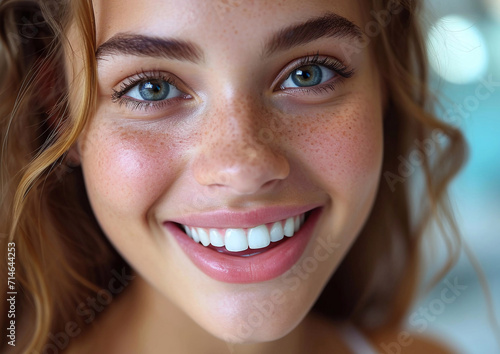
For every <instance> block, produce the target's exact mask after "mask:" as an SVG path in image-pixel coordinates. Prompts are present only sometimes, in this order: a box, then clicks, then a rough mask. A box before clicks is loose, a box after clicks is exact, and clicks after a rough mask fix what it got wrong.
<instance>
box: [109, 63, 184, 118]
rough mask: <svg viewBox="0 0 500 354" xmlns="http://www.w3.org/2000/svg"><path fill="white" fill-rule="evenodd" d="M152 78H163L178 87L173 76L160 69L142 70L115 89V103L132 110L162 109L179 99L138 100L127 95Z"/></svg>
mask: <svg viewBox="0 0 500 354" xmlns="http://www.w3.org/2000/svg"><path fill="white" fill-rule="evenodd" d="M150 80H163V81H165V82H166V83H168V84H170V85H172V86H175V87H178V85H177V81H176V80H175V79H174V78H173V77H172V76H167V75H165V74H164V73H162V72H160V71H153V72H146V71H144V70H143V71H140V72H137V73H136V74H135V76H133V77H131V78H128V79H126V80H125V81H124V82H123V83H121V84H120V88H119V89H118V90H115V89H113V94H112V95H111V101H112V102H113V103H118V105H119V106H122V105H125V107H127V108H129V109H131V110H138V109H142V110H148V109H155V110H156V109H161V108H164V107H166V106H168V105H171V104H172V103H173V102H172V101H176V100H177V99H179V97H176V98H170V99H166V100H162V101H138V100H135V99H133V98H128V97H126V96H125V94H126V93H127V92H129V91H130V90H131V89H133V88H134V86H136V85H137V84H139V83H141V82H144V81H150ZM124 96H125V97H124ZM190 97H191V96H190V95H188V94H185V96H183V97H180V99H187V98H190Z"/></svg>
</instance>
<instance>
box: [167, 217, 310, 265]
mask: <svg viewBox="0 0 500 354" xmlns="http://www.w3.org/2000/svg"><path fill="white" fill-rule="evenodd" d="M310 212H311V211H308V212H306V213H302V214H299V215H295V216H293V217H289V218H287V219H283V220H279V221H275V222H271V223H267V224H262V225H257V226H255V227H251V228H227V229H219V228H202V227H193V226H188V225H183V224H179V223H176V225H177V227H178V228H179V229H181V230H182V231H184V233H185V234H186V236H187V237H189V238H191V239H192V240H193V241H194V242H196V243H200V244H201V245H203V246H205V247H206V248H209V249H212V250H214V251H216V252H219V253H223V254H227V255H231V256H239V257H249V256H255V255H258V254H261V253H263V252H266V251H268V250H270V249H272V248H274V247H276V246H279V245H281V244H282V243H284V242H286V241H287V240H288V239H290V238H292V237H293V236H294V235H295V233H297V232H298V231H299V230H300V229H301V227H302V225H303V224H304V223H305V221H306V220H307V218H308V216H309V214H310Z"/></svg>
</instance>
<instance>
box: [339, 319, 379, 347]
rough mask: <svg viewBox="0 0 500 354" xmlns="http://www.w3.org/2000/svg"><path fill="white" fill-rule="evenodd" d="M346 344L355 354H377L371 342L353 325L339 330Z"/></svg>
mask: <svg viewBox="0 0 500 354" xmlns="http://www.w3.org/2000/svg"><path fill="white" fill-rule="evenodd" d="M339 330H340V333H341V334H342V336H343V338H344V341H345V343H346V344H347V346H348V347H349V348H350V349H351V351H352V352H353V353H355V354H376V353H377V351H375V350H374V348H373V346H372V345H371V344H370V342H369V341H368V340H367V339H366V338H365V337H364V336H363V334H362V333H361V332H360V331H358V330H357V329H356V327H354V326H353V325H352V324H346V325H344V326H341V327H340V328H339Z"/></svg>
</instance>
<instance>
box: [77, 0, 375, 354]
mask: <svg viewBox="0 0 500 354" xmlns="http://www.w3.org/2000/svg"><path fill="white" fill-rule="evenodd" d="M94 6H95V13H96V28H97V44H98V45H100V44H102V43H104V42H105V41H107V40H108V39H109V38H111V37H112V36H113V35H115V34H116V33H121V32H130V33H141V34H147V35H155V36H158V37H170V38H177V39H181V40H188V41H192V42H194V43H195V44H196V45H198V46H199V47H200V48H201V49H202V50H203V52H204V61H203V62H201V63H196V64H195V63H190V62H185V61H176V60H167V59H158V58H145V57H132V56H117V57H110V58H109V59H108V60H105V61H102V62H99V67H98V75H99V82H98V102H97V110H96V112H95V115H94V116H93V118H92V120H91V122H90V124H89V125H88V126H87V127H86V129H85V131H84V133H83V134H82V136H81V137H80V139H79V142H78V146H77V147H76V148H75V150H76V154H77V155H78V159H79V162H80V163H81V166H82V169H83V173H84V178H85V184H86V189H87V193H88V196H89V199H90V202H91V205H92V208H93V210H94V213H95V215H96V217H97V218H98V220H99V223H100V225H101V227H102V229H103V230H104V232H105V233H106V235H107V236H108V238H109V239H110V241H111V242H112V243H113V245H114V246H115V247H116V248H117V250H118V251H119V252H120V253H121V254H122V255H123V257H124V258H125V259H126V260H127V261H128V262H129V263H130V264H131V265H132V267H133V268H134V270H135V271H136V278H135V279H134V280H133V281H132V282H131V285H130V286H129V288H128V289H127V290H126V291H125V292H124V293H123V294H122V296H120V298H119V299H118V300H116V301H115V302H114V303H113V305H112V306H111V307H110V309H109V310H108V311H107V312H106V316H104V318H103V320H101V321H100V322H98V326H99V328H100V330H99V331H93V332H90V333H91V334H90V336H91V337H92V338H93V340H90V341H89V340H85V341H82V342H80V344H81V345H83V343H87V344H85V345H86V346H89V345H92V348H94V349H95V348H100V349H102V350H104V349H105V350H106V351H107V352H113V351H116V352H124V351H121V350H120V348H122V349H124V348H126V349H127V350H131V348H136V349H137V350H132V352H144V348H148V350H146V351H145V352H151V353H154V352H163V351H162V350H160V349H158V348H170V349H171V352H176V353H177V352H178V353H180V352H183V351H185V352H187V353H193V352H200V348H203V349H202V350H203V351H205V352H224V351H222V350H228V349H231V350H233V351H237V352H242V353H252V352H260V353H265V352H276V351H275V350H276V348H280V349H283V348H288V349H289V350H288V351H287V352H289V353H293V352H294V351H297V352H300V348H304V345H309V344H307V342H306V338H310V336H311V335H312V333H323V332H324V333H333V334H331V336H330V339H328V340H326V339H325V343H324V345H323V344H321V345H320V347H324V348H328V347H329V348H331V346H333V345H334V346H335V347H336V348H338V352H342V351H344V350H346V348H345V346H344V345H343V344H342V339H341V338H340V337H339V336H337V335H335V334H334V332H335V331H334V328H335V326H334V325H332V324H331V323H326V322H324V321H319V320H317V319H315V318H314V317H311V316H308V317H307V318H306V319H305V320H304V318H305V317H306V315H307V314H308V312H309V309H310V307H311V306H312V305H313V304H314V302H315V300H316V299H317V297H318V296H319V294H320V293H321V290H322V288H323V287H324V285H325V284H326V283H327V281H328V279H329V278H330V276H331V275H332V274H333V272H334V271H335V269H336V268H337V267H338V265H339V264H340V262H341V260H342V259H343V257H344V256H345V254H346V253H347V251H348V250H349V247H350V246H351V245H352V243H353V242H354V240H355V239H356V236H357V234H358V232H359V230H360V229H361V228H362V226H363V224H364V222H365V221H366V219H367V217H368V215H369V213H370V210H371V207H372V204H373V201H374V197H375V194H376V192H377V186H378V182H379V176H380V172H381V171H380V170H381V164H382V155H383V150H382V145H383V136H382V111H383V103H382V102H383V97H382V90H381V82H380V78H379V75H378V70H377V68H376V67H375V64H374V60H373V58H372V55H371V52H370V50H369V49H365V50H362V51H360V52H359V53H357V54H354V55H352V56H349V57H348V58H347V57H345V53H344V52H343V51H342V50H341V49H340V48H341V44H342V41H345V40H346V39H338V38H322V39H319V40H316V41H313V42H310V43H306V44H304V45H302V46H300V47H294V48H291V49H289V50H285V51H281V52H279V53H276V54H274V55H272V56H271V57H269V58H266V59H264V60H263V59H262V58H261V55H260V53H261V51H262V43H263V42H265V40H266V39H268V38H269V37H270V36H271V35H272V34H273V33H275V32H276V31H278V30H280V29H282V28H284V27H286V26H289V25H293V24H296V23H298V22H304V21H307V20H308V19H310V18H312V17H317V16H322V15H323V14H324V13H326V12H334V13H336V14H339V15H341V16H343V17H345V18H347V19H349V20H350V21H352V22H354V23H355V24H357V25H358V26H360V27H363V23H364V22H363V18H364V17H363V16H364V13H363V11H362V10H361V8H360V7H359V5H358V3H357V2H352V1H343V0H335V1H332V0H329V1H308V2H307V3H305V2H304V1H300V0H286V1H276V2H269V1H267V2H266V1H259V0H256V1H252V2H241V1H235V2H234V3H229V4H228V3H227V2H215V1H214V2H212V1H211V2H207V1H201V0H198V1H196V0H190V1H182V2H177V1H175V2H174V1H160V0H151V1H148V2H144V3H141V6H137V3H136V2H133V1H129V0H120V1H112V0H107V1H95V4H94ZM168 18H173V19H175V21H166V19H168ZM145 19H147V21H146V20H145ZM72 43H74V44H73V46H74V47H73V50H74V51H75V53H76V55H75V56H74V57H71V58H70V59H68V60H69V65H68V66H69V68H70V70H69V72H68V74H69V77H70V78H72V79H73V80H74V79H75V74H74V73H77V72H78V71H79V70H80V69H81V63H80V62H79V61H78V52H79V51H80V50H81V43H80V44H79V43H78V38H74V42H72ZM318 52H319V54H320V55H322V56H326V57H330V58H334V59H338V60H342V61H345V62H348V65H349V68H350V69H353V70H354V71H355V74H354V75H353V76H352V77H351V78H348V79H345V80H343V82H338V81H337V84H336V87H335V90H325V91H322V92H321V93H313V92H304V91H302V92H298V91H297V90H295V91H293V90H291V91H290V90H279V82H280V81H279V80H281V82H282V81H283V80H284V79H286V77H287V76H288V74H289V71H288V72H287V71H285V68H286V67H287V65H288V64H289V63H290V62H293V61H298V60H300V59H301V58H303V57H305V56H310V55H311V54H316V53H318ZM140 70H146V71H161V72H164V73H171V74H173V75H175V76H176V78H177V80H176V81H177V82H178V83H179V84H178V88H179V90H181V91H184V92H186V93H188V94H189V95H191V98H190V99H186V100H182V99H181V100H177V101H175V103H173V104H171V105H170V106H168V107H164V108H161V109H158V110H154V111H148V112H146V111H145V110H132V109H130V107H128V106H127V105H119V104H118V103H115V102H112V100H111V95H112V93H113V89H118V88H119V87H120V84H121V83H123V82H124V81H125V82H126V81H127V78H130V77H133V76H134V75H136V73H137V72H138V71H140ZM280 75H281V76H280ZM280 77H281V79H280ZM277 80H278V81H277ZM78 95H79V91H78V87H74V88H73V91H72V97H73V100H74V101H76V100H77V97H78ZM270 122H272V125H271V124H270ZM263 129H267V130H266V132H268V131H269V130H271V131H272V136H271V138H270V139H267V140H266V141H265V142H264V143H263V142H262V140H261V139H260V138H259V132H262V130H263ZM311 203H320V204H322V205H324V212H323V215H322V217H321V219H320V220H319V222H318V225H317V229H316V231H315V233H314V235H313V238H312V239H311V241H310V243H309V245H308V246H307V248H306V250H305V251H304V254H303V256H302V258H301V259H300V260H299V261H298V263H297V264H298V265H303V262H304V260H305V259H306V258H307V257H313V256H314V253H313V251H314V249H315V247H316V246H317V245H318V244H319V242H320V241H323V242H328V243H330V244H335V245H336V248H335V251H334V252H331V253H329V254H328V257H327V258H326V260H324V261H321V262H318V263H319V265H318V268H317V269H316V270H314V271H313V272H306V273H305V274H302V276H301V277H299V276H298V274H297V273H292V274H289V273H288V274H287V273H285V275H283V276H280V277H277V278H275V279H272V280H269V281H266V282H262V283H254V284H228V283H222V282H218V281H216V280H214V279H212V278H210V277H208V276H206V275H205V274H204V273H202V272H201V271H200V270H199V269H198V268H196V267H195V266H194V265H193V264H192V263H191V261H190V260H189V259H188V257H187V256H186V255H185V254H184V252H183V251H182V249H181V248H180V247H179V245H178V244H177V242H176V240H175V239H174V238H173V237H172V235H169V234H168V233H167V232H166V230H165V229H164V227H163V226H162V223H163V222H164V221H165V220H169V219H171V218H173V217H176V216H180V215H185V214H189V213H191V212H195V211H210V210H217V209H222V208H227V209H231V210H248V209H255V208H259V207H262V206H266V205H304V204H311ZM297 279H298V280H297ZM276 290H279V291H281V292H282V293H283V294H284V295H283V297H282V298H281V300H280V301H279V303H274V305H273V306H274V308H273V311H272V315H269V316H266V319H265V321H263V323H260V324H259V325H258V326H251V329H250V330H246V331H245V330H243V329H245V328H247V329H248V328H249V327H248V324H249V323H250V321H251V318H252V317H251V316H252V314H253V313H255V307H254V306H251V305H250V304H255V303H265V302H268V301H269V300H270V299H272V298H273V291H276ZM137 304H140V306H137ZM125 314H126V315H125ZM314 328H316V329H315V330H312V329H314ZM317 328H322V329H323V330H322V331H319V332H318V330H317ZM327 329H328V330H327ZM139 330H140V333H141V335H140V336H138V335H134V334H136V333H138V331H139ZM103 333H106V337H105V339H104V337H103ZM318 336H319V335H318ZM326 337H327V336H326V334H325V338H326ZM85 338H86V337H85ZM225 341H227V342H231V343H232V344H230V345H229V347H228V346H227V345H226V343H225ZM89 343H91V344H89ZM304 343H306V344H304ZM200 346H201V347H200ZM317 349H318V350H317V351H320V350H321V348H317ZM210 350H212V351H210ZM273 350H274V351H273ZM325 350H326V349H325Z"/></svg>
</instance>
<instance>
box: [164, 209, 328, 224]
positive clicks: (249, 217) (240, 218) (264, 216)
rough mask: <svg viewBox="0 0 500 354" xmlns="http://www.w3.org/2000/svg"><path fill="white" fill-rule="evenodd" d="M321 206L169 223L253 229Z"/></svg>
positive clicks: (223, 212)
mask: <svg viewBox="0 0 500 354" xmlns="http://www.w3.org/2000/svg"><path fill="white" fill-rule="evenodd" d="M319 206H321V204H308V205H287V206H268V207H262V208H256V209H250V210H243V211H237V210H229V209H220V210H213V211H207V212H200V213H194V214H189V215H183V216H179V217H174V218H172V219H170V220H168V221H171V222H176V223H178V224H182V225H187V226H192V227H201V228H220V229H227V228H251V227H254V226H258V225H262V224H268V223H272V222H275V221H280V220H284V219H287V218H290V217H292V216H296V215H300V214H303V213H305V212H308V211H310V210H312V209H315V208H317V207H319Z"/></svg>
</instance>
